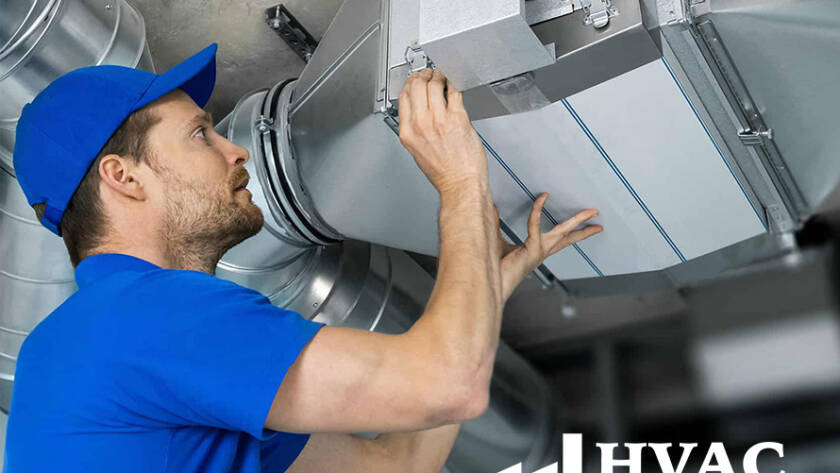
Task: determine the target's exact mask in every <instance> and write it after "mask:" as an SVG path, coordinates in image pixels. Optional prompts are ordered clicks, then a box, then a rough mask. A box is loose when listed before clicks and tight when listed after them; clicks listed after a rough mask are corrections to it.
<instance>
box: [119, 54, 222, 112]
mask: <svg viewBox="0 0 840 473" xmlns="http://www.w3.org/2000/svg"><path fill="white" fill-rule="evenodd" d="M217 49H218V45H217V44H216V43H213V44H211V45H210V46H207V47H206V48H204V49H202V50H201V51H199V52H197V53H195V54H193V55H192V56H190V57H188V58H187V59H185V60H184V61H183V62H181V63H180V64H178V65H176V66H174V67H172V68H171V69H169V70H168V71H166V72H165V73H163V74H161V75H159V76H158V77H157V78H156V79H155V80H154V81H152V84H151V85H150V86H149V88H148V89H146V92H145V93H143V95H142V96H141V97H140V99H139V100H138V101H137V104H136V105H135V106H134V110H138V109H140V108H143V107H145V106H146V105H148V104H150V103H152V102H154V101H155V100H157V99H159V98H161V97H163V96H164V95H166V94H168V93H169V92H172V91H173V90H175V89H177V88H180V89H181V90H183V91H184V92H186V93H187V95H189V96H190V97H191V98H192V99H193V101H194V102H195V103H196V105H198V106H199V107H204V106H205V105H206V104H207V101H208V100H210V95H211V94H212V93H213V87H214V86H215V84H216V50H217Z"/></svg>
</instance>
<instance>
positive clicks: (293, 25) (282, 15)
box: [265, 4, 318, 62]
mask: <svg viewBox="0 0 840 473" xmlns="http://www.w3.org/2000/svg"><path fill="white" fill-rule="evenodd" d="M265 22H266V23H267V24H268V26H269V28H271V29H272V30H274V31H275V32H276V33H277V34H278V35H279V36H280V37H281V38H283V41H285V42H286V44H287V45H288V46H289V47H290V48H291V49H292V51H294V52H295V54H297V55H298V56H300V58H301V59H303V61H304V62H309V59H310V58H311V57H312V54H314V53H315V48H317V47H318V41H316V40H315V38H314V37H313V36H312V35H311V34H310V33H309V31H307V29H306V28H305V27H304V26H303V25H302V24H301V23H300V22H299V21H298V20H297V18H295V17H294V15H292V13H291V12H290V11H289V9H288V8H286V7H285V6H283V4H280V5H277V6H274V7H271V8H269V9H268V10H266V11H265Z"/></svg>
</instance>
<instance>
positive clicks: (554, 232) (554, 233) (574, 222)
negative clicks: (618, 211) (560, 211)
mask: <svg viewBox="0 0 840 473" xmlns="http://www.w3.org/2000/svg"><path fill="white" fill-rule="evenodd" d="M597 216H598V210H597V209H586V210H581V211H580V212H578V213H576V214H575V215H574V216H573V217H572V218H570V219H568V220H566V221H565V222H562V223H559V224H557V225H556V226H555V227H554V228H552V229H551V230H549V231H548V233H546V236H549V237H551V238H558V237H562V236H563V235H565V234H567V233H570V232H571V231H572V230H574V229H575V228H577V227H579V226H581V225H583V224H584V223H585V222H586V221H587V220H589V219H591V218H593V217H597Z"/></svg>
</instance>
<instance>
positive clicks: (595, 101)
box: [290, 0, 774, 279]
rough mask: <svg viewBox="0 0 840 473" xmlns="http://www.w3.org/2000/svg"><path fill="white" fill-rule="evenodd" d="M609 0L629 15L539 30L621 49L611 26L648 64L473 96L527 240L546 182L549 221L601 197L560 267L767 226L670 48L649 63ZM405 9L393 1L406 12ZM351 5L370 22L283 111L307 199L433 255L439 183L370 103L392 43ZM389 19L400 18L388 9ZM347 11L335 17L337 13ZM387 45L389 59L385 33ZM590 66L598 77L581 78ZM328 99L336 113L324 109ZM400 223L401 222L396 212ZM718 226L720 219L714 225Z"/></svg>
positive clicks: (497, 178) (352, 231)
mask: <svg viewBox="0 0 840 473" xmlns="http://www.w3.org/2000/svg"><path fill="white" fill-rule="evenodd" d="M615 4H616V5H618V6H620V7H621V12H622V14H621V15H619V16H617V17H616V18H615V19H614V21H610V23H609V26H607V27H606V28H604V29H603V30H596V29H593V28H591V27H588V26H586V25H583V24H582V22H580V20H581V18H580V15H579V14H577V13H575V14H571V15H566V16H563V17H559V18H555V19H553V20H550V21H547V22H543V23H541V24H539V25H536V27H535V30H536V31H537V33H538V35H541V37H544V38H548V37H551V35H552V34H557V33H558V32H561V31H567V30H566V29H564V28H561V27H560V25H568V26H569V29H568V31H574V34H576V35H579V36H571V37H564V38H561V37H559V36H555V37H554V39H556V40H557V43H558V44H563V45H566V46H569V45H570V43H571V47H572V48H578V47H589V46H588V45H597V44H600V45H606V46H605V47H607V48H608V50H611V51H614V52H615V53H616V54H618V51H619V48H618V44H619V43H618V38H622V39H625V40H627V39H630V38H638V42H636V43H634V42H633V41H630V42H628V43H627V44H630V45H631V46H633V47H632V48H631V51H637V52H639V53H640V54H641V55H639V56H635V57H633V58H632V62H633V64H636V62H637V61H648V62H647V64H645V65H642V66H641V67H637V66H633V67H634V69H633V70H631V71H630V72H626V73H624V74H622V75H620V76H618V77H614V78H612V79H610V80H608V81H606V82H602V83H600V84H598V85H595V86H592V87H588V88H585V90H583V91H580V92H578V93H576V94H573V95H571V96H570V97H569V98H568V99H566V98H563V96H562V95H560V96H558V95H556V94H561V93H563V92H565V91H567V90H573V89H563V88H559V87H558V83H559V82H560V81H558V80H549V78H551V77H554V76H553V74H555V73H556V71H558V70H559V69H554V70H553V72H547V71H546V70H547V69H551V68H543V69H538V70H537V71H534V72H533V73H532V74H526V75H521V76H517V77H515V78H512V79H509V80H507V81H503V82H500V83H497V84H495V85H494V87H493V88H492V89H489V90H490V92H491V94H490V95H489V96H487V95H485V96H483V97H482V100H483V101H484V105H487V104H488V103H489V104H492V103H494V102H495V103H496V104H497V105H499V106H501V107H502V108H503V109H504V113H505V115H501V116H497V117H495V118H492V119H487V120H479V121H476V122H475V124H476V127H477V129H478V131H479V132H480V133H481V135H482V137H483V140H484V142H485V145H486V147H487V149H488V158H489V161H490V173H491V185H492V187H493V193H494V198H495V199H496V202H497V205H498V207H499V210H500V213H501V215H502V218H503V219H504V221H505V223H506V224H507V225H508V226H509V227H510V228H511V229H512V230H513V231H514V232H516V233H517V234H518V236H519V237H520V238H524V236H525V235H524V230H525V219H526V217H527V210H528V207H529V206H530V201H531V200H533V198H534V196H535V195H536V194H537V193H539V192H543V191H549V192H551V194H552V195H553V196H554V198H553V199H552V200H550V201H549V204H548V207H547V209H546V212H545V216H546V220H547V221H546V222H545V223H546V224H548V223H551V224H554V223H556V222H559V221H562V220H563V219H564V218H567V217H569V216H571V215H572V214H573V213H574V212H575V211H576V210H578V209H581V208H586V207H597V208H599V209H600V210H601V216H600V217H599V219H598V220H599V223H604V224H605V226H606V227H607V230H606V231H605V232H604V233H603V234H601V235H598V236H596V237H594V238H592V239H590V240H587V241H585V242H583V243H581V244H580V245H575V246H574V247H572V248H569V249H567V250H564V251H563V252H560V253H559V254H557V255H555V256H554V257H552V258H551V259H549V261H548V262H547V263H546V267H548V268H549V269H550V270H551V271H552V272H554V275H555V276H556V277H557V278H559V279H575V278H588V277H593V276H603V275H616V274H625V273H634V272H645V271H655V270H661V269H664V268H666V267H669V266H672V265H675V264H679V263H681V262H685V261H687V260H690V259H692V258H696V257H699V256H701V255H704V254H708V253H710V252H713V251H716V250H718V249H720V248H723V247H726V246H729V245H732V244H734V243H737V242H739V241H742V240H745V239H748V238H751V237H753V236H755V235H758V234H760V233H762V232H764V231H766V222H765V218H766V217H765V211H764V209H763V208H761V207H760V204H759V202H757V199H756V197H755V195H754V193H753V192H752V191H751V189H750V186H749V185H744V184H742V183H741V180H742V179H743V176H742V174H741V173H740V172H739V170H738V169H737V166H733V164H732V163H730V160H729V158H728V157H727V156H726V155H725V154H724V151H723V149H722V148H721V146H719V145H718V144H717V142H716V140H715V138H714V136H713V135H712V132H711V131H710V125H707V124H706V122H705V121H704V119H703V117H702V116H701V115H700V113H699V112H698V111H697V109H696V107H695V106H694V104H693V103H692V101H691V99H690V98H689V96H688V94H687V92H686V89H687V88H688V86H683V84H681V83H680V80H679V79H678V78H677V76H676V75H675V73H674V71H673V70H672V68H671V67H670V66H669V64H668V63H667V62H666V61H664V60H658V61H653V62H650V60H651V59H655V58H657V57H658V55H659V49H657V47H656V42H655V41H654V39H653V38H652V37H651V36H650V35H649V33H648V32H647V31H646V30H645V28H644V25H643V23H642V14H641V10H640V8H639V4H638V2H636V3H634V2H633V1H632V0H630V1H626V2H623V3H622V2H620V1H618V0H617V1H616V2H615ZM619 4H620V5H619ZM399 8H400V11H401V12H402V14H406V13H408V12H410V9H409V8H407V7H405V6H401V7H399ZM352 12H353V14H354V16H353V22H351V23H353V24H356V25H358V28H363V29H361V30H360V31H357V32H356V33H357V35H356V39H354V40H351V39H350V38H352V37H353V35H352V34H351V33H350V32H349V30H347V29H346V28H340V33H341V35H342V37H343V38H344V39H345V40H346V41H347V42H348V43H349V44H350V46H349V47H348V48H347V49H345V50H342V52H341V54H340V55H339V56H338V57H335V58H333V64H332V65H330V66H327V65H324V64H326V62H327V61H326V60H324V59H323V58H322V59H321V63H322V65H320V66H318V67H319V70H321V71H322V72H323V76H322V77H320V78H318V79H317V80H313V82H316V83H317V87H313V88H310V92H307V93H306V94H304V95H305V96H304V97H303V99H301V100H300V101H299V102H298V103H297V104H296V105H295V109H294V110H293V113H292V117H291V119H290V126H291V136H292V151H293V155H294V156H295V157H296V160H297V164H298V170H299V179H300V183H301V186H302V188H303V189H305V190H306V191H307V192H306V194H307V195H308V196H309V197H310V198H311V202H312V205H311V206H307V205H305V207H307V208H309V209H310V210H311V213H312V214H313V215H318V216H319V217H320V219H321V220H322V221H323V222H326V223H327V224H328V225H329V227H330V228H331V229H334V230H335V232H336V233H337V234H338V235H340V236H341V237H344V238H350V239H359V240H364V241H372V242H375V243H379V244H384V245H387V246H392V247H397V248H403V249H407V250H411V251H415V252H419V253H425V254H435V253H436V250H437V243H438V235H437V232H436V222H435V220H436V216H437V209H438V205H439V202H438V200H437V194H436V192H434V190H433V189H432V188H431V186H430V184H428V182H427V181H426V179H425V177H424V176H423V175H422V173H420V172H419V171H418V170H417V169H416V167H415V165H414V163H413V162H412V161H413V160H412V158H411V157H410V155H408V154H407V153H406V151H405V150H404V149H403V148H402V147H401V146H400V145H399V142H398V140H397V139H396V138H397V137H396V136H395V135H394V134H393V132H390V133H389V131H390V130H389V128H391V129H393V128H394V127H395V126H396V124H395V123H392V122H393V120H392V119H391V118H387V119H386V118H385V117H384V116H382V115H379V114H376V113H374V111H373V110H372V107H371V106H370V104H371V102H372V101H373V97H375V95H376V91H375V90H374V88H373V87H371V85H372V84H375V83H376V77H377V73H376V68H377V67H378V65H379V64H380V63H381V61H380V59H381V56H382V55H383V54H386V53H387V52H384V51H382V50H381V49H378V45H379V44H380V41H379V40H378V38H376V35H377V34H378V33H379V28H377V27H376V26H375V25H374V23H371V22H370V21H368V22H363V21H360V20H359V19H358V18H357V17H356V16H355V14H356V13H357V10H352ZM368 13H369V14H371V15H373V14H374V13H375V10H374V9H373V8H370V9H369V11H368ZM581 14H582V12H581ZM391 22H392V23H393V24H401V22H400V20H398V19H395V17H394V11H392V12H391ZM574 22H577V23H574ZM343 24H344V23H343V21H342V17H341V15H339V17H337V19H336V20H335V23H334V25H335V27H337V28H338V27H340V26H341V25H343ZM348 24H349V23H348ZM371 25H374V26H371ZM572 26H577V27H578V28H579V29H577V30H575V29H574V28H573V27H572ZM581 28H582V29H581ZM599 35H600V36H599ZM328 36H329V35H328ZM599 38H600V39H608V41H603V42H599V41H598V39H599ZM561 39H563V40H562V41H561ZM570 39H571V40H573V41H569V40H570ZM389 47H390V48H391V52H390V53H389V54H390V55H391V57H392V58H393V57H394V54H393V48H394V43H393V42H392V43H391V44H390V46H389ZM593 47H594V46H593ZM576 51H577V50H576ZM642 51H646V52H642ZM576 54H577V53H576ZM632 55H633V54H625V56H632ZM316 56H317V55H316ZM572 56H575V54H572ZM575 57H578V56H575ZM579 57H584V56H579ZM433 59H434V58H433ZM562 59H563V58H562V57H561V58H560V60H561V61H562ZM609 59H611V57H610V58H609ZM576 60H577V59H576ZM608 62H611V61H608ZM623 67H629V65H628V64H624V66H623ZM612 72H615V71H612ZM308 73H309V70H307V71H304V75H307V74H308ZM567 75H569V74H567ZM607 75H609V74H607ZM581 76H585V74H578V75H576V77H577V78H578V79H580V78H581ZM590 79H591V80H593V81H595V80H597V79H595V78H594V77H591V78H584V79H581V80H583V82H582V83H584V84H585V83H586V81H587V80H590ZM575 85H576V86H580V85H581V83H576V84H575ZM546 92H549V93H551V94H552V95H551V96H549V95H547V94H546ZM295 96H298V95H297V92H296V93H295ZM467 96H469V94H467ZM558 98H559V99H561V100H560V101H559V102H557V103H553V104H551V102H552V101H556V100H557V99H558ZM540 107H542V108H540ZM535 108H536V110H532V109H535ZM327 109H329V110H337V111H340V113H331V114H327V115H325V114H324V113H322V111H323V110H327ZM528 110H532V111H528ZM473 111H474V110H473V109H470V112H471V113H472V112H473ZM509 112H526V113H515V114H513V115H508V113H509ZM651 169H655V170H656V172H653V173H652V172H650V170H651ZM359 208H363V209H365V210H364V211H358V210H357V209H359ZM770 208H774V207H770V206H769V205H768V209H770ZM407 215H410V216H411V218H410V219H406V218H404V217H405V216H407ZM397 221H399V222H400V225H394V224H393V222H397ZM710 221H715V222H717V226H710V225H708V222H710ZM719 226H722V227H724V228H726V231H725V232H721V231H718V230H717V228H719Z"/></svg>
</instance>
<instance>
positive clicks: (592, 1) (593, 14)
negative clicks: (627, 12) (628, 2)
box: [581, 0, 618, 29]
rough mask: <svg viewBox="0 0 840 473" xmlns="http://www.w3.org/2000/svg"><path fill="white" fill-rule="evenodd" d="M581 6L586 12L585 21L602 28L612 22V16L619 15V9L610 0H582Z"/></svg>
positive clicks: (596, 27)
mask: <svg viewBox="0 0 840 473" xmlns="http://www.w3.org/2000/svg"><path fill="white" fill-rule="evenodd" d="M581 6H582V7H583V10H584V11H585V12H586V16H585V17H584V19H583V23H584V24H587V25H592V27H594V28H595V29H601V28H603V27H605V26H607V25H608V24H609V23H610V17H611V16H615V15H618V10H617V9H616V8H615V7H613V6H612V4H611V2H610V0H582V1H581Z"/></svg>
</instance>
